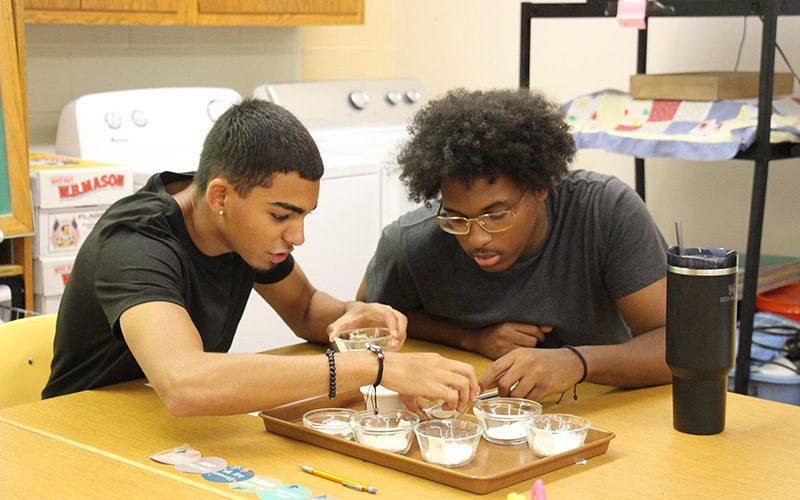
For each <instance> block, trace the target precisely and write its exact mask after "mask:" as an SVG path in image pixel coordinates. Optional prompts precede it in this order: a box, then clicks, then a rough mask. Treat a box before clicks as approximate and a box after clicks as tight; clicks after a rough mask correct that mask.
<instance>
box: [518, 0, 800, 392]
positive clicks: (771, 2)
mask: <svg viewBox="0 0 800 500" xmlns="http://www.w3.org/2000/svg"><path fill="white" fill-rule="evenodd" d="M521 14H522V15H521V16H520V17H521V30H520V61H519V68H520V71H519V85H520V87H526V88H527V87H529V86H530V70H531V20H532V19H533V18H562V17H563V18H568V17H615V16H616V15H617V2H616V0H613V1H597V0H589V2H588V3H579V4H575V3H568V4H564V3H552V4H532V3H524V2H523V3H522V13H521ZM782 15H800V0H660V1H658V2H657V1H653V0H647V8H646V16H647V17H731V16H734V17H741V16H761V18H762V20H763V23H764V25H763V31H762V35H761V64H760V75H759V95H758V97H759V100H758V129H757V131H756V142H755V144H754V145H753V146H752V147H750V148H749V149H748V150H747V151H743V152H742V153H740V154H738V155H737V156H736V158H740V159H749V160H754V161H755V168H754V174H753V189H752V196H751V202H750V221H749V226H748V231H747V259H746V261H745V273H744V292H743V296H742V301H741V303H740V305H739V321H740V328H739V350H738V354H737V357H736V379H735V387H734V390H735V391H736V392H738V393H739V394H747V388H748V384H749V379H750V350H751V346H752V337H753V317H754V315H755V303H756V290H757V285H758V262H759V259H760V257H761V234H762V231H763V225H764V224H763V223H764V204H765V201H766V197H767V174H768V172H769V161H770V159H785V158H792V157H797V156H800V147H798V146H797V145H789V144H777V145H771V144H770V142H769V136H770V118H771V114H772V87H773V82H774V74H773V73H774V70H775V39H776V32H777V25H778V16H782ZM646 69H647V29H643V30H639V37H638V40H637V53H636V72H637V73H645V72H646ZM634 163H635V169H636V192H637V193H639V195H640V196H641V197H642V199H644V198H645V189H644V159H643V158H635V160H634Z"/></svg>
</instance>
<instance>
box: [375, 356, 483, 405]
mask: <svg viewBox="0 0 800 500" xmlns="http://www.w3.org/2000/svg"><path fill="white" fill-rule="evenodd" d="M381 385H383V386H385V387H386V388H388V389H391V390H393V391H396V392H398V393H400V394H402V395H405V396H424V397H426V398H429V399H442V400H444V401H445V403H446V404H445V406H444V408H445V409H453V408H457V409H458V411H461V412H464V411H466V410H467V409H469V406H470V405H471V404H472V402H473V401H474V400H475V398H476V397H477V395H478V390H479V388H478V378H477V376H476V375H475V368H473V367H472V365H470V364H467V363H463V362H461V361H455V360H453V359H448V358H445V357H443V356H441V355H439V354H435V353H416V352H414V353H403V352H399V353H398V352H387V353H386V359H385V361H384V370H383V382H382V383H381ZM411 401H412V399H411V398H405V402H406V405H409V403H410V402H411ZM412 406H413V405H412ZM413 409H414V408H413V407H412V410H413Z"/></svg>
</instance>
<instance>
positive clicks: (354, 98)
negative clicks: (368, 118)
mask: <svg viewBox="0 0 800 500" xmlns="http://www.w3.org/2000/svg"><path fill="white" fill-rule="evenodd" d="M350 104H352V105H353V107H355V108H356V109H364V108H366V107H367V105H368V104H369V95H368V94H367V93H366V92H364V91H363V90H355V91H353V92H350Z"/></svg>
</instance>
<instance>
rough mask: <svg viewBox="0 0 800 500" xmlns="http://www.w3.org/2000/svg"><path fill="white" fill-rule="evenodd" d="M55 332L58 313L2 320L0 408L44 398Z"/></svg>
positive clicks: (0, 327) (0, 337)
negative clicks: (6, 321)
mask: <svg viewBox="0 0 800 500" xmlns="http://www.w3.org/2000/svg"><path fill="white" fill-rule="evenodd" d="M55 334H56V315H55V314H47V315H44V316H31V317H28V318H22V319H18V320H14V321H9V322H8V323H3V324H0V408H5V407H7V406H13V405H18V404H22V403H29V402H31V401H38V400H39V399H41V397H42V389H44V386H45V384H46V383H47V378H48V377H49V376H50V362H51V361H52V360H53V338H54V337H55Z"/></svg>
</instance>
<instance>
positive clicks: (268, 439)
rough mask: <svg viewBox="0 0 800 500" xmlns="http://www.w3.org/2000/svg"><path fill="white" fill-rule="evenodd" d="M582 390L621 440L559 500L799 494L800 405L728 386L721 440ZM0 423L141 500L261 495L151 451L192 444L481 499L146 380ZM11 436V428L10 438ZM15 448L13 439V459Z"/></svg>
mask: <svg viewBox="0 0 800 500" xmlns="http://www.w3.org/2000/svg"><path fill="white" fill-rule="evenodd" d="M405 350H408V351H426V350H427V351H430V350H437V351H439V352H441V353H442V354H444V355H448V356H450V357H454V358H457V359H462V360H465V361H469V362H471V363H473V364H474V365H475V366H476V369H477V371H478V374H479V375H480V374H481V373H482V372H483V370H485V368H486V367H487V366H488V364H489V362H488V361H487V360H486V359H483V358H481V357H480V356H477V355H475V354H472V353H466V352H464V351H459V350H456V349H451V348H447V347H443V346H436V345H433V344H427V343H423V342H418V341H413V340H412V341H409V343H408V345H407V346H406V349H405ZM275 352H276V353H281V354H305V353H309V352H321V349H320V348H319V347H318V346H310V345H298V346H291V347H288V348H282V349H278V350H276V351H275ZM578 395H579V399H578V401H573V400H572V398H571V397H570V395H569V394H567V395H565V396H564V401H562V403H561V405H560V406H559V408H558V410H559V411H564V412H568V413H575V414H578V415H581V416H585V417H587V418H589V419H590V420H591V421H592V425H593V426H595V427H599V428H603V429H607V430H610V431H613V432H614V433H616V435H617V437H616V438H615V439H614V440H612V441H611V444H610V446H609V450H608V452H607V453H606V454H604V455H601V456H598V457H595V458H592V459H590V460H589V461H588V462H587V463H586V464H585V465H572V466H569V467H566V468H564V469H560V470H557V471H554V472H551V473H549V474H546V475H544V476H542V479H543V480H544V482H545V485H546V489H547V494H548V498H550V500H553V499H559V498H615V499H616V498H670V499H673V498H689V497H695V496H697V497H699V498H726V499H728V498H738V497H745V496H747V497H756V498H787V497H791V496H793V495H796V494H797V492H798V491H800V475H798V474H797V473H796V469H797V464H798V463H800V450H799V449H798V446H797V436H798V431H800V408H798V407H795V406H791V405H785V404H781V403H774V402H771V401H765V400H760V399H755V398H750V397H746V396H741V395H738V394H733V393H730V394H729V395H728V414H727V425H726V429H725V431H724V432H723V433H722V434H719V435H716V436H692V435H688V434H682V433H680V432H677V431H675V430H674V429H673V428H672V398H671V388H670V387H669V386H661V387H653V388H646V389H637V390H619V389H613V388H609V387H604V386H593V385H589V384H583V385H581V386H579V388H578ZM544 405H545V411H555V410H554V409H553V408H551V407H552V406H553V401H552V400H551V399H548V400H547V401H545V402H544ZM0 422H5V424H0V425H4V427H3V428H2V430H3V431H2V432H0V437H2V439H3V440H4V441H2V442H3V443H5V440H6V439H9V440H12V439H17V441H15V442H16V443H17V444H16V446H21V445H20V444H19V441H18V439H20V438H19V435H18V433H17V432H16V431H13V430H12V431H8V428H9V427H14V426H16V429H17V430H21V429H20V426H21V427H22V428H24V429H26V431H25V432H27V433H28V435H27V439H30V441H31V442H32V443H33V445H35V446H36V447H38V448H39V449H49V450H50V451H48V452H47V453H48V454H49V455H50V456H52V457H54V458H56V457H57V458H58V460H59V461H62V462H71V461H73V460H74V461H81V460H86V461H85V462H81V463H80V464H78V467H79V468H80V469H86V468H92V467H98V468H99V467H105V466H107V465H109V464H110V465H113V466H114V469H115V470H121V471H123V472H122V473H123V476H124V477H125V478H126V480H125V482H124V484H120V488H119V489H118V490H117V491H116V492H117V493H123V494H122V495H121V496H133V494H135V493H136V492H137V491H138V490H137V489H136V488H138V487H139V486H140V485H141V483H142V482H146V483H147V485H150V484H152V487H151V488H150V487H148V488H147V492H148V493H153V494H154V495H155V496H159V495H157V492H158V491H159V488H168V487H169V486H170V485H169V484H168V483H164V481H168V480H170V478H171V479H172V480H174V488H175V490H174V491H175V492H176V495H179V494H181V493H185V492H186V488H191V487H192V483H196V487H197V488H198V489H197V496H202V495H203V494H206V493H207V491H209V488H211V489H213V490H216V491H217V492H218V493H219V494H220V495H225V496H230V495H239V496H240V497H242V498H251V499H255V498H256V496H255V495H253V494H243V493H236V492H234V491H233V490H231V489H230V488H228V486H226V485H219V484H216V483H210V482H208V481H205V480H203V479H202V478H200V477H198V476H196V475H193V474H185V473H182V472H178V471H177V470H175V469H174V468H173V467H172V466H168V465H162V464H158V463H156V462H153V461H152V460H150V459H149V458H148V456H149V455H151V454H153V453H155V452H157V451H160V450H163V449H167V448H172V447H175V446H178V445H180V444H182V443H189V444H191V445H192V446H194V447H195V448H197V449H198V450H200V451H201V452H202V453H203V455H204V456H218V457H222V458H225V459H226V460H228V463H229V464H230V465H240V466H245V467H249V468H251V469H253V470H255V472H256V474H258V475H260V476H272V477H276V478H279V479H280V480H282V481H283V482H284V483H285V484H299V485H303V486H306V487H308V488H310V489H311V490H312V491H313V492H314V494H327V495H329V496H334V497H336V498H340V499H349V498H353V499H356V498H358V499H362V500H366V499H367V498H369V497H368V496H365V495H366V494H364V493H358V492H354V491H351V490H347V489H345V488H344V487H341V486H339V485H337V484H335V483H332V482H330V481H327V480H324V479H321V478H317V477H313V476H310V475H308V474H305V473H303V472H301V471H300V470H299V469H298V467H297V466H298V465H299V464H306V465H312V466H315V467H319V468H321V469H324V470H329V471H332V472H336V473H340V474H342V475H345V476H348V477H351V478H353V479H356V480H362V481H364V482H369V483H370V484H373V485H375V486H377V487H378V490H379V493H378V495H379V496H380V497H382V498H412V497H413V498H415V499H417V498H420V499H427V498H430V499H433V498H464V497H477V495H472V494H470V493H467V492H464V491H461V490H458V489H455V488H451V487H448V486H444V485H441V484H438V483H435V482H432V481H428V480H425V479H422V478H418V477H415V476H411V475H407V474H404V473H400V472H397V471H394V470H392V469H388V468H385V467H381V466H378V465H374V464H371V463H367V462H362V461H360V460H357V459H354V458H351V457H348V456H344V455H340V454H337V453H334V452H331V451H328V450H324V449H320V448H317V447H314V446H311V445H308V444H305V443H301V442H298V441H294V440H291V439H289V438H285V437H283V436H279V435H274V434H270V433H267V432H266V431H265V430H264V427H263V423H262V421H261V419H260V418H258V417H254V416H251V415H237V416H230V417H190V418H176V417H172V416H171V415H169V413H168V412H167V410H166V409H165V407H164V406H163V405H162V403H161V402H160V400H159V399H158V397H157V396H156V394H155V392H154V391H153V390H152V389H150V388H148V387H146V386H144V385H143V383H142V381H134V382H130V383H126V384H120V385H116V386H111V387H107V388H103V389H98V390H92V391H85V392H81V393H77V394H72V395H68V396H64V397H60V398H55V399H50V400H45V401H40V402H36V403H31V404H27V405H21V406H16V407H12V408H6V409H4V410H0ZM6 433H11V434H13V435H12V436H11V437H8V438H7V437H6V435H5V434H6ZM23 437H24V436H23ZM43 439H45V440H43ZM70 443H72V444H70ZM76 445H77V446H80V448H77V447H76ZM50 446H51V447H52V448H49V447H50ZM6 449H7V448H6V447H5V446H3V455H5V454H6V453H5V451H6ZM98 452H99V453H102V454H103V456H102V460H101V461H100V462H98V461H97V460H99V458H100V457H98V456H97V454H98ZM73 457H74V458H73ZM532 457H533V455H532ZM0 463H4V462H2V461H0ZM14 464H15V465H14V466H15V468H17V469H18V468H22V467H23V466H25V465H30V466H31V467H34V468H35V467H38V466H40V462H39V461H38V459H37V458H36V457H35V456H29V455H26V456H21V457H17V458H16V459H15V461H14ZM57 472H58V471H55V473H57ZM13 474H14V472H13V471H9V470H8V468H7V467H5V466H4V467H3V468H2V470H0V484H5V483H9V482H10V483H15V481H17V478H16V476H14V475H13ZM51 477H52V474H51ZM31 480H35V479H31ZM140 480H141V481H140ZM48 481H49V479H48ZM26 482H28V481H27V480H26ZM531 483H532V481H525V482H523V483H520V484H517V485H515V486H512V487H509V488H505V489H502V490H499V491H497V492H494V493H491V494H489V495H486V498H505V497H506V495H507V494H508V493H510V492H514V491H515V492H519V493H522V492H527V491H529V489H530V486H531ZM86 486H87V487H85V486H84V484H82V483H80V482H79V483H77V485H76V487H75V488H74V489H73V490H63V491H59V497H61V498H67V497H69V496H70V494H71V495H72V496H73V497H75V498H86V497H91V496H92V493H94V491H95V490H91V489H87V488H88V485H86ZM17 488H18V489H15V490H14V491H23V488H24V485H22V486H18V487H17ZM200 488H203V489H202V490H201V489H200ZM0 491H2V490H0ZM128 493H130V494H128ZM118 496H120V495H118ZM151 496H152V495H151Z"/></svg>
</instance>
